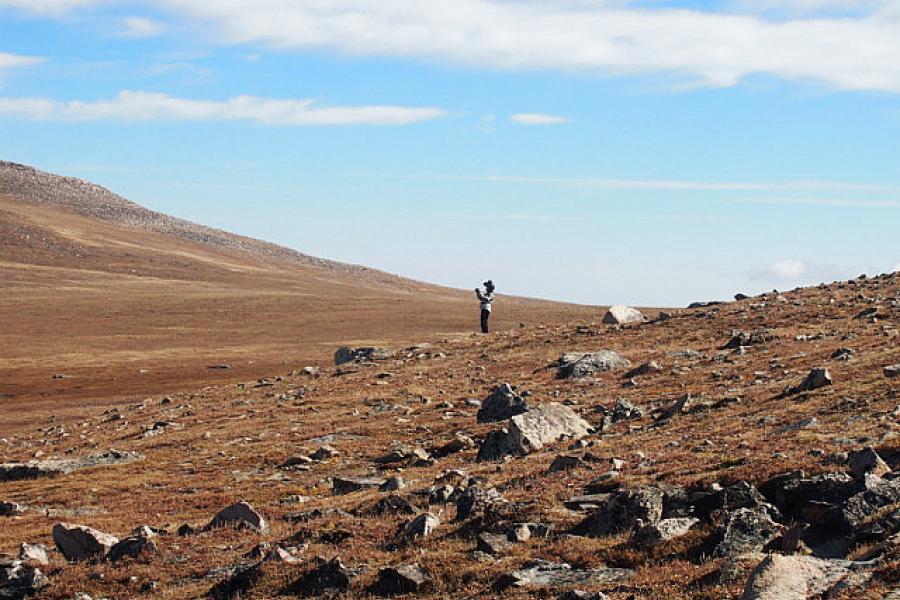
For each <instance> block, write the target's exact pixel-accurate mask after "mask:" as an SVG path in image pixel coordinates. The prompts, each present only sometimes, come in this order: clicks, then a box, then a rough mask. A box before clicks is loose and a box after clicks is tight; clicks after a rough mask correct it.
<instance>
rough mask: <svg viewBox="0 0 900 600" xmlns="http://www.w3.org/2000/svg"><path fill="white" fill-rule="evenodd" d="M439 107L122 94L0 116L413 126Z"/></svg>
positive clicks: (4, 107) (20, 108) (24, 107)
mask: <svg viewBox="0 0 900 600" xmlns="http://www.w3.org/2000/svg"><path fill="white" fill-rule="evenodd" d="M445 114H446V113H445V111H443V110H441V109H439V108H419V107H406V106H321V105H319V104H318V103H317V102H316V101H315V100H311V99H306V100H282V99H271V98H259V97H255V96H236V97H234V98H229V99H228V100H224V101H216V100H192V99H186V98H178V97H174V96H170V95H168V94H160V93H153V92H143V91H123V92H120V93H119V94H118V95H117V96H116V97H115V98H113V99H111V100H98V101H92V102H83V101H78V100H72V101H58V100H51V99H47V98H0V116H3V115H5V116H15V117H24V118H28V119H33V120H58V121H98V120H115V121H157V120H159V121H250V122H255V123H260V124H265V125H294V126H303V125H409V124H412V123H419V122H422V121H428V120H431V119H437V118H440V117H442V116H444V115H445Z"/></svg>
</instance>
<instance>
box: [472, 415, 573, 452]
mask: <svg viewBox="0 0 900 600" xmlns="http://www.w3.org/2000/svg"><path fill="white" fill-rule="evenodd" d="M590 432H591V425H590V423H588V422H587V421H585V420H584V419H582V418H581V417H579V416H578V415H577V414H576V413H575V412H574V411H572V409H570V408H568V407H566V406H563V405H562V404H558V403H556V402H551V403H548V404H542V405H540V406H537V407H535V408H533V409H531V410H529V411H528V412H526V413H522V414H520V415H516V416H514V417H512V418H511V419H510V420H509V428H508V429H505V430H500V431H494V432H492V433H491V434H489V435H488V436H487V438H485V440H484V442H483V443H482V445H481V448H480V449H479V451H478V458H477V460H478V461H479V462H481V461H486V460H498V459H500V458H502V457H503V456H506V455H509V454H515V455H524V454H528V453H530V452H534V451H536V450H540V449H541V448H543V447H544V446H545V445H547V444H552V443H555V442H558V441H559V440H560V439H563V438H567V439H572V440H578V439H581V438H583V437H585V436H586V435H588V434H589V433H590Z"/></svg>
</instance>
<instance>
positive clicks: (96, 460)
mask: <svg viewBox="0 0 900 600" xmlns="http://www.w3.org/2000/svg"><path fill="white" fill-rule="evenodd" d="M141 458H143V457H142V456H141V455H140V454H136V453H134V452H120V451H118V450H110V451H109V452H104V453H103V454H94V455H91V456H85V457H82V458H74V459H60V460H55V459H52V460H40V461H29V462H12V463H2V464H0V481H20V480H23V479H39V478H44V477H57V476H59V475H68V474H70V473H74V472H75V471H81V470H83V469H90V468H93V467H102V466H109V465H122V464H128V463H131V462H135V461H137V460H140V459H141Z"/></svg>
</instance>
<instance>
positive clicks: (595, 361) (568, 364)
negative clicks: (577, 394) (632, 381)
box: [556, 350, 631, 379]
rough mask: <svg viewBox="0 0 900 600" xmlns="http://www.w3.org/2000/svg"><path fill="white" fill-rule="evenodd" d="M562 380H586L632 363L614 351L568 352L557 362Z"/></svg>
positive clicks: (626, 366)
mask: <svg viewBox="0 0 900 600" xmlns="http://www.w3.org/2000/svg"><path fill="white" fill-rule="evenodd" d="M556 366H557V368H558V369H559V371H558V373H557V375H558V377H559V378H560V379H584V378H585V377H590V376H591V375H594V374H596V373H602V372H604V371H617V370H619V369H625V368H628V367H630V366H631V362H629V361H628V360H627V359H625V358H623V357H622V356H620V355H619V354H618V353H617V352H613V351H612V350H600V351H599V352H567V353H565V354H563V355H562V356H561V357H560V358H559V360H557V361H556Z"/></svg>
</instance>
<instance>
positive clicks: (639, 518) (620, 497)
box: [576, 486, 663, 536]
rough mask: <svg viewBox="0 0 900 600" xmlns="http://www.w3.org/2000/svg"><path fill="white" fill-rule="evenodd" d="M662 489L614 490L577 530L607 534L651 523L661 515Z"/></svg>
mask: <svg viewBox="0 0 900 600" xmlns="http://www.w3.org/2000/svg"><path fill="white" fill-rule="evenodd" d="M662 512H663V492H662V490H660V489H658V488H655V487H650V486H641V487H636V488H631V489H627V490H622V491H620V492H616V493H614V494H612V495H611V496H610V497H609V499H608V500H607V501H606V504H605V505H604V506H602V507H601V508H598V509H597V510H595V511H594V512H592V513H591V514H590V515H588V516H587V517H586V518H585V519H584V520H583V521H582V522H581V523H580V524H579V525H578V527H577V528H576V533H580V534H583V535H588V536H604V535H612V534H617V533H622V532H625V531H628V530H630V529H633V528H635V527H638V526H644V525H651V524H654V523H657V522H659V520H660V519H662Z"/></svg>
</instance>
